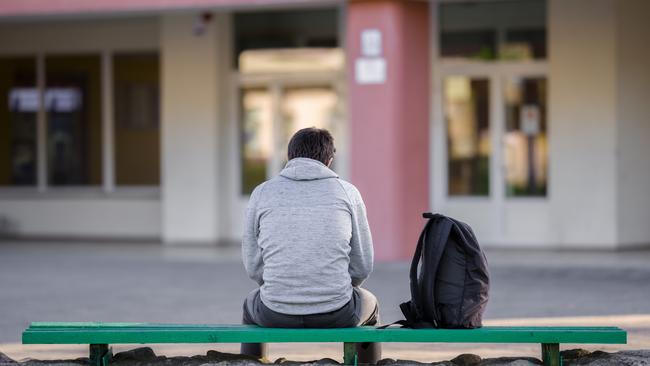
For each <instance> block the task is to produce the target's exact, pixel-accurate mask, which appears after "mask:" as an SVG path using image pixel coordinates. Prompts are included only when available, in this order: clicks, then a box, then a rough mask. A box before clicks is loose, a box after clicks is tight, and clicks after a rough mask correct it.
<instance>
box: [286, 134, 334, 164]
mask: <svg viewBox="0 0 650 366" xmlns="http://www.w3.org/2000/svg"><path fill="white" fill-rule="evenodd" d="M287 150H288V151H287V155H288V157H289V160H291V159H294V158H309V159H314V160H318V161H320V162H321V163H323V164H325V165H327V163H328V162H329V161H330V159H332V158H333V157H334V153H335V152H336V148H334V137H332V134H330V133H329V131H327V130H326V129H323V128H316V127H308V128H303V129H302V130H300V131H298V132H296V133H295V134H294V135H293V137H292V138H291V140H290V141H289V148H288V149H287Z"/></svg>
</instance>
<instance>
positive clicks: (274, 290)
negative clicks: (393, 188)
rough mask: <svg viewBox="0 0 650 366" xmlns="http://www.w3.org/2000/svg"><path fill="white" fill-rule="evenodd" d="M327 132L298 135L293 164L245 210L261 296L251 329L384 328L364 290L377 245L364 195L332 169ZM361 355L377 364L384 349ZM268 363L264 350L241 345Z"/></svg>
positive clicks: (251, 311) (248, 304)
mask: <svg viewBox="0 0 650 366" xmlns="http://www.w3.org/2000/svg"><path fill="white" fill-rule="evenodd" d="M334 151H335V149H334V143H333V139H332V136H331V135H330V134H329V132H327V131H326V130H320V129H316V128H307V129H303V130H300V131H298V132H297V133H296V134H295V135H294V136H293V137H292V139H291V141H290V143H289V147H288V158H289V162H288V163H287V165H286V167H285V168H284V170H282V172H281V173H280V174H279V175H278V176H276V177H274V178H273V179H271V180H269V181H267V182H264V183H262V184H261V185H259V186H258V187H257V188H255V190H254V191H253V193H252V194H251V198H250V201H249V204H248V208H247V210H246V216H245V220H244V235H243V239H242V257H243V262H244V266H245V268H246V271H247V273H248V275H249V276H250V277H251V278H252V279H253V280H254V281H256V282H257V283H258V284H259V285H260V288H259V289H256V290H254V291H252V292H251V293H250V294H249V295H248V297H247V298H246V301H245V302H244V309H243V313H244V315H243V322H244V324H256V325H259V326H264V327H286V328H305V327H306V328H337V327H354V326H358V325H372V324H376V323H377V322H378V316H377V313H378V305H377V299H376V298H375V297H374V295H372V294H371V293H370V292H369V291H367V290H365V289H362V288H360V287H359V286H360V285H361V283H362V282H363V281H364V280H365V279H366V278H367V277H368V276H369V275H370V272H371V271H372V266H373V248H372V237H371V234H370V228H369V225H368V220H367V218H366V209H365V206H364V203H363V200H362V198H361V195H360V194H359V191H358V190H357V189H356V188H355V187H354V186H353V185H352V184H350V183H348V182H345V181H343V180H341V179H340V178H339V177H338V175H337V174H336V173H334V172H333V171H332V170H331V169H329V166H330V165H331V163H332V159H333V156H334ZM365 346H366V348H365V349H359V352H360V353H359V360H360V361H364V362H370V363H373V362H376V361H377V360H378V359H379V355H380V349H379V345H378V344H371V346H370V347H369V348H368V347H367V346H368V345H367V344H365ZM242 353H244V354H248V355H254V356H257V357H263V356H264V354H265V353H266V351H265V348H264V346H263V345H260V344H242Z"/></svg>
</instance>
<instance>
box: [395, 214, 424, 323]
mask: <svg viewBox="0 0 650 366" xmlns="http://www.w3.org/2000/svg"><path fill="white" fill-rule="evenodd" d="M430 226H431V220H429V221H427V223H426V225H425V226H424V229H422V232H421V233H420V238H419V239H418V244H417V246H416V247H415V253H414V254H413V259H412V260H411V269H410V271H409V278H410V286H411V301H408V302H405V303H402V304H401V305H400V306H399V307H400V309H401V310H402V313H404V316H405V317H406V321H407V322H409V323H411V324H414V323H416V322H418V321H419V320H420V319H422V309H421V307H420V304H421V302H420V289H419V285H418V266H419V264H420V260H421V259H422V249H423V247H424V237H425V235H426V232H427V231H428V230H429V227H430Z"/></svg>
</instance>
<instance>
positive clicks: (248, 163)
mask: <svg viewBox="0 0 650 366" xmlns="http://www.w3.org/2000/svg"><path fill="white" fill-rule="evenodd" d="M240 93H241V96H240V111H241V112H240V113H241V117H240V121H241V122H240V123H241V125H240V133H241V140H240V143H241V185H240V187H241V188H240V192H241V194H243V195H248V194H250V193H251V192H252V191H253V189H254V188H255V187H256V186H257V185H258V184H260V183H262V182H264V181H265V180H267V179H270V178H272V177H273V176H275V175H276V174H278V173H279V172H280V170H281V169H282V168H283V167H284V165H285V164H286V162H287V145H288V143H289V140H290V139H291V136H293V134H294V133H295V132H296V131H298V130H300V129H302V128H306V127H317V128H325V129H327V130H329V131H330V132H332V134H333V135H334V138H335V139H336V140H337V142H338V139H337V137H339V136H340V135H341V132H342V128H341V127H340V126H339V124H340V122H341V111H342V108H341V106H340V97H339V94H338V92H337V90H336V87H335V85H332V84H331V83H318V82H316V83H304V82H301V83H292V82H291V81H286V80H284V81H283V80H276V81H272V82H268V83H265V84H257V85H255V86H244V87H243V88H241V90H240ZM337 164H338V163H337V159H335V163H334V166H333V168H334V169H336V167H337Z"/></svg>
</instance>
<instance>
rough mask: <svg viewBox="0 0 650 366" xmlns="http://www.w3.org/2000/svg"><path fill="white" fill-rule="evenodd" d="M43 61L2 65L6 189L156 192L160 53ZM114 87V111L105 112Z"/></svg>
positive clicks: (2, 178) (1, 180) (0, 171)
mask: <svg viewBox="0 0 650 366" xmlns="http://www.w3.org/2000/svg"><path fill="white" fill-rule="evenodd" d="M41 57H42V58H37V57H4V58H0V186H32V187H36V186H38V187H39V188H45V189H47V188H48V187H81V186H102V187H103V188H104V189H105V190H109V191H110V190H111V189H112V188H113V187H114V186H115V185H117V186H132V185H146V186H155V185H158V184H159V182H160V177H159V176H160V127H159V120H160V116H159V113H160V112H159V110H160V81H159V73H160V66H159V56H158V54H157V53H155V52H149V53H146V52H140V53H126V54H121V53H118V54H114V55H113V54H109V53H105V54H104V55H100V54H86V55H84V54H81V55H79V54H75V55H45V56H41ZM111 61H112V62H111ZM111 65H112V68H111V67H108V66H111ZM41 67H42V69H41ZM37 70H39V71H38V72H37ZM102 71H104V72H105V73H104V74H102ZM37 75H40V76H37ZM39 77H42V80H38V81H37V79H38V78H39ZM103 77H107V78H109V80H110V79H112V81H113V82H112V83H110V85H103V84H102V80H103ZM41 85H42V90H41ZM111 87H112V91H113V93H112V94H113V95H112V96H113V98H112V99H113V104H112V105H104V104H105V103H106V101H107V100H109V99H110V98H103V93H104V90H105V89H106V90H111ZM41 101H42V103H41ZM104 108H112V109H113V113H112V115H113V117H114V118H113V119H110V118H104V116H105V114H103V113H102V110H103V109H104ZM41 126H42V127H41ZM39 128H43V131H42V132H43V133H44V134H43V135H39V134H38V133H39V132H38V131H40V130H39ZM105 128H109V129H112V130H113V132H114V133H113V134H112V135H111V134H108V135H107V136H106V135H104V133H103V131H104V129H105ZM39 136H42V138H43V140H39ZM111 137H113V139H111ZM106 142H109V143H111V144H112V145H107V146H108V147H109V148H107V149H104V148H103V147H104V144H105V143H106ZM38 152H40V153H38ZM111 152H112V153H111ZM104 161H107V162H108V164H107V166H104ZM108 169H114V171H109V170H108ZM39 173H43V174H39ZM112 173H114V174H112ZM111 177H114V180H113V179H112V178H111Z"/></svg>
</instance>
